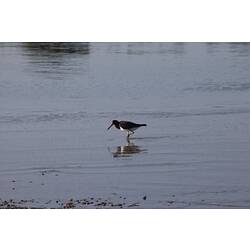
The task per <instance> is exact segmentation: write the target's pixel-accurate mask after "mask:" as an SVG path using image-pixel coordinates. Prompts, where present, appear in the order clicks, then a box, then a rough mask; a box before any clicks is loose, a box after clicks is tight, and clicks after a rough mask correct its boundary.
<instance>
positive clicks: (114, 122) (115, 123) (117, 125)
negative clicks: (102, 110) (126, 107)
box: [108, 120, 120, 129]
mask: <svg viewBox="0 0 250 250" xmlns="http://www.w3.org/2000/svg"><path fill="white" fill-rule="evenodd" d="M113 125H115V127H116V128H118V129H120V126H119V121H117V120H113V121H112V124H111V125H110V126H109V127H108V129H110V128H111V127H112V126H113Z"/></svg>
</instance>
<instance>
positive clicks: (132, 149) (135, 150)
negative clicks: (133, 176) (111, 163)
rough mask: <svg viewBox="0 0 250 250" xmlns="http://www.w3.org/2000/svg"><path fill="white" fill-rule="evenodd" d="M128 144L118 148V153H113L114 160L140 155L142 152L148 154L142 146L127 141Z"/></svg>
mask: <svg viewBox="0 0 250 250" xmlns="http://www.w3.org/2000/svg"><path fill="white" fill-rule="evenodd" d="M127 142H128V144H127V145H124V146H118V147H117V148H116V151H114V152H111V153H112V154H113V157H114V158H117V157H131V156H132V155H134V154H139V153H142V152H144V153H145V152H147V150H146V149H142V148H141V147H140V146H137V145H135V144H134V143H132V142H130V140H128V141H127Z"/></svg>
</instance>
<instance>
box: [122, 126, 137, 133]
mask: <svg viewBox="0 0 250 250" xmlns="http://www.w3.org/2000/svg"><path fill="white" fill-rule="evenodd" d="M136 129H138V128H131V129H124V128H122V127H120V130H121V131H126V132H131V131H133V132H134V131H135V130H136Z"/></svg>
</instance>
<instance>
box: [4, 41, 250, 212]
mask: <svg viewBox="0 0 250 250" xmlns="http://www.w3.org/2000/svg"><path fill="white" fill-rule="evenodd" d="M249 115H250V44H248V43H54V44H34V43H1V44H0V156H1V157H0V180H1V181H0V190H1V191H0V198H1V199H2V200H9V199H14V200H21V199H27V200H31V199H34V200H35V202H36V204H37V206H38V207H39V206H40V207H56V204H55V200H59V199H60V200H63V201H67V200H69V199H82V198H85V197H95V198H97V197H100V198H103V199H110V200H115V201H117V202H119V199H121V198H120V197H125V199H126V204H125V205H124V207H128V206H129V205H131V204H136V207H139V208H176V207H178V208H179V207H181V208H182V207H183V208H199V207H201V208H210V207H211V208H212V207H213V208H214V207H216V208H217V207H218V208H220V207H223V208H227V207H228V208H231V207H238V208H244V207H250V154H249V151H250V141H249V138H250V137H249V136H250V129H249V123H250V116H249ZM113 119H117V120H131V121H135V122H138V123H147V125H148V126H147V127H143V128H140V129H139V130H137V131H136V133H135V135H134V136H133V137H132V139H131V140H130V142H127V141H126V134H125V133H122V132H120V131H118V130H116V129H115V128H113V129H111V130H109V131H107V127H108V126H109V125H110V122H111V121H112V120H113ZM144 196H146V199H143V197H144ZM49 201H51V202H49ZM33 206H34V204H33ZM88 207H91V206H88ZM92 207H94V205H93V206H92Z"/></svg>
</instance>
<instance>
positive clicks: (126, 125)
mask: <svg viewBox="0 0 250 250" xmlns="http://www.w3.org/2000/svg"><path fill="white" fill-rule="evenodd" d="M140 126H141V124H137V123H134V122H129V121H120V127H122V128H123V129H131V128H137V127H140Z"/></svg>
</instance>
